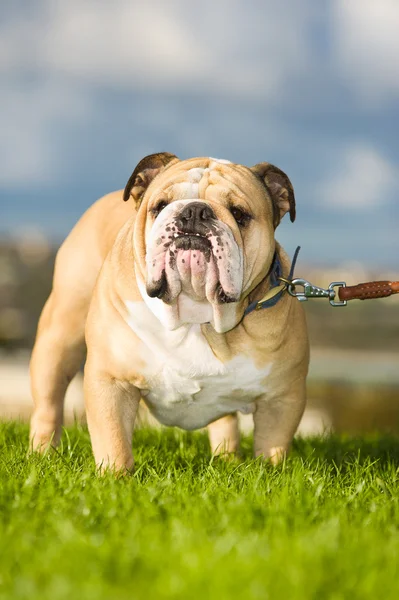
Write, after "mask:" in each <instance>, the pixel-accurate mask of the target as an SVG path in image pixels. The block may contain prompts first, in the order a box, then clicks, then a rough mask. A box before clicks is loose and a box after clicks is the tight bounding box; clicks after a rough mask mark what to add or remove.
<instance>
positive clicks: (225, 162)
mask: <svg viewBox="0 0 399 600" xmlns="http://www.w3.org/2000/svg"><path fill="white" fill-rule="evenodd" d="M209 160H213V162H217V163H220V164H221V165H231V160H227V159H226V158H212V156H210V157H209Z"/></svg>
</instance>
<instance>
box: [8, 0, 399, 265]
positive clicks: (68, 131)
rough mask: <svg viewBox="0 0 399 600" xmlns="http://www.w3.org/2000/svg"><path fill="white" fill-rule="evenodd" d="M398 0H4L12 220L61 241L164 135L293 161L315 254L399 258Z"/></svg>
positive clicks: (375, 261)
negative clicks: (89, 209) (95, 202)
mask: <svg viewBox="0 0 399 600" xmlns="http://www.w3.org/2000/svg"><path fill="white" fill-rule="evenodd" d="M398 31H399V2H398V1H397V0H330V1H327V0H325V1H324V0H318V1H317V2H315V1H314V0H285V1H284V2H282V1H281V0H275V1H272V0H250V1H247V0H202V1H201V2H192V1H191V0H167V1H166V0H130V1H125V0H107V1H105V0H68V1H66V0H34V1H32V0H13V1H12V2H2V3H1V6H0V78H1V79H0V88H1V92H0V157H1V160H0V165H1V166H0V234H1V235H3V236H14V235H21V234H23V233H24V232H28V231H29V230H31V229H32V228H33V229H38V230H40V231H42V232H44V233H45V234H46V235H48V236H49V237H50V238H51V239H53V240H54V241H55V242H56V243H59V242H60V241H61V240H62V239H63V238H64V237H65V236H66V235H67V233H68V231H69V230H70V229H71V227H72V226H73V225H74V223H75V222H76V221H77V220H78V219H79V217H80V215H81V214H82V213H83V212H84V210H86V208H87V207H88V206H89V205H90V204H91V203H92V202H94V201H95V200H96V199H97V198H99V197H100V196H102V195H104V194H106V193H108V192H110V191H112V190H115V189H120V188H123V187H124V185H125V183H126V182H127V180H128V178H129V176H130V174H131V172H132V171H133V169H134V168H135V166H136V164H137V162H138V161H139V160H140V159H141V158H143V157H144V156H145V155H147V154H150V153H152V152H158V151H168V152H172V153H174V154H176V155H177V156H179V157H180V158H189V157H193V156H213V157H217V158H224V159H229V160H231V161H233V162H238V163H242V164H246V165H248V166H251V165H253V164H256V163H258V162H263V161H268V162H271V163H273V164H275V165H277V166H278V167H280V168H281V169H283V170H284V171H285V172H286V173H287V174H288V176H289V177H290V179H291V181H292V183H293V185H294V188H295V192H296V200H297V220H296V222H295V223H294V224H291V223H290V222H289V219H288V218H286V219H285V220H284V221H283V223H282V224H281V225H280V227H279V229H278V231H277V238H278V239H279V241H280V242H281V243H282V244H283V245H284V247H285V248H286V250H287V251H288V252H290V253H292V252H293V251H294V249H295V247H296V246H297V245H301V246H302V258H303V259H304V260H305V261H307V262H311V263H315V264H330V265H335V264H340V263H342V262H344V261H346V260H350V261H360V262H362V263H363V264H367V265H370V266H373V267H374V266H380V265H381V266H384V267H385V266H387V267H391V266H392V267H395V266H396V267H397V268H398V267H399V193H398V192H399V177H398V175H399V146H398V139H399V135H398V134H399V35H398Z"/></svg>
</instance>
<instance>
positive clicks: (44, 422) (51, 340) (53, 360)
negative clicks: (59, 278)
mask: <svg viewBox="0 0 399 600" xmlns="http://www.w3.org/2000/svg"><path fill="white" fill-rule="evenodd" d="M85 318H86V308H85V307H82V306H80V307H76V306H73V305H72V306H71V305H65V302H64V301H63V299H59V298H57V295H56V294H55V293H54V292H53V293H52V294H51V295H50V297H49V299H48V300H47V303H46V305H45V307H44V309H43V312H42V315H41V318H40V321H39V327H38V332H37V337H36V342H35V345H34V348H33V352H32V358H31V363H30V374H31V391H32V396H33V402H34V411H33V415H32V419H31V428H30V442H31V449H32V450H38V451H44V450H46V448H48V446H49V445H50V444H51V445H53V446H55V445H57V443H58V442H59V439H60V435H61V428H62V423H63V412H64V396H65V392H66V390H67V387H68V385H69V383H70V381H71V380H72V379H73V378H74V376H75V375H76V373H77V371H78V369H79V367H80V366H81V365H82V362H83V360H84V356H85V341H84V325H85Z"/></svg>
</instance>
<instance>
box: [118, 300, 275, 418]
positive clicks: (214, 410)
mask: <svg viewBox="0 0 399 600" xmlns="http://www.w3.org/2000/svg"><path fill="white" fill-rule="evenodd" d="M134 304H135V306H134V307H133V306H132V307H131V311H130V312H131V315H132V316H131V317H129V320H128V323H129V325H130V326H131V328H132V329H133V330H134V331H135V333H136V334H138V335H139V337H140V339H141V340H142V342H143V354H144V356H143V358H144V359H145V361H146V369H145V373H144V375H145V379H146V387H145V389H143V390H142V395H143V398H144V399H145V401H146V403H147V404H148V406H149V408H150V409H151V411H152V412H153V414H154V415H155V416H156V417H157V419H158V420H159V421H160V422H161V423H163V424H165V425H175V426H178V427H182V428H184V429H197V428H200V427H204V426H205V425H207V424H208V423H210V422H211V421H214V420H215V419H218V418H219V417H221V416H223V415H225V414H228V413H231V412H235V411H237V410H238V411H241V412H252V411H253V408H254V404H253V402H254V400H255V399H256V398H257V397H259V396H260V395H261V394H262V393H264V392H265V391H266V388H267V382H266V380H267V377H268V375H269V374H270V371H271V364H270V365H267V366H266V367H264V368H263V369H258V368H256V366H255V365H254V363H253V361H252V360H251V359H250V358H249V357H247V356H244V355H241V356H236V357H235V358H233V359H232V360H231V361H230V362H228V363H222V362H221V361H220V360H219V359H218V358H216V356H215V355H214V354H213V352H212V350H211V348H210V347H209V344H208V342H207V341H206V339H205V337H204V336H203V334H202V332H201V328H200V326H199V325H190V326H183V327H180V328H179V329H177V330H175V331H166V330H164V329H163V328H162V327H160V326H159V322H158V321H157V319H155V317H153V315H151V317H152V318H154V320H155V321H156V323H154V322H153V321H152V318H151V317H150V322H148V320H147V318H148V317H149V315H148V312H150V311H148V309H147V308H146V307H145V306H143V304H142V303H134ZM137 305H141V306H140V307H138V306H137ZM133 308H134V312H133ZM138 308H139V311H138ZM142 310H144V311H145V316H146V319H145V321H143V320H142V318H140V317H139V314H138V313H139V312H140V313H141V317H143V316H144V314H143V313H142V312H141V311H142ZM147 311H148V312H147ZM150 314H151V313H150Z"/></svg>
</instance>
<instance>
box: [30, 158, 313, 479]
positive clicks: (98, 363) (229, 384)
mask: <svg viewBox="0 0 399 600" xmlns="http://www.w3.org/2000/svg"><path fill="white" fill-rule="evenodd" d="M286 212H288V213H289V214H290V217H291V220H292V221H293V220H294V218H295V199H294V191H293V188H292V185H291V182H290V180H289V179H288V177H287V176H286V175H285V173H283V172H282V171H280V169H278V168H277V167H274V166H273V165H271V164H269V163H260V164H258V165H256V166H254V167H251V168H248V167H245V166H242V165H238V164H234V163H230V162H229V161H226V160H217V159H212V158H193V159H189V160H182V161H180V160H179V159H178V158H177V157H176V156H174V155H172V154H168V153H160V154H154V155H151V156H147V157H146V158H144V159H143V160H142V161H140V163H139V164H138V165H137V167H136V169H135V170H134V172H133V173H132V175H131V177H130V179H129V181H128V184H127V186H126V188H125V189H124V190H120V191H117V192H114V193H112V194H109V195H107V196H105V197H103V198H101V199H100V200H99V201H98V202H96V203H95V204H94V205H93V206H91V207H90V208H89V210H88V211H87V212H86V213H85V214H84V215H83V217H82V218H81V219H80V221H79V222H78V223H77V225H76V226H75V227H74V229H73V230H72V231H71V233H70V235H69V236H68V238H67V239H66V241H65V242H64V244H63V245H62V246H61V248H60V250H59V252H58V255H57V260H56V266H55V273H54V282H53V289H52V292H51V295H50V297H49V299H48V301H47V303H46V305H45V307H44V309H43V313H42V315H41V318H40V322H39V327H38V333H37V339H36V343H35V347H34V350H33V354H32V361H31V379H32V393H33V398H34V404H35V408H34V413H33V416H32V422H31V445H32V448H33V449H34V450H39V451H44V450H45V449H47V448H48V446H49V445H51V444H53V445H55V444H57V442H58V441H59V437H60V432H61V427H62V415H63V402H64V395H65V391H66V388H67V386H68V383H69V382H70V381H71V379H72V378H73V377H74V375H75V374H76V372H77V370H78V368H79V366H80V365H81V363H82V360H83V358H84V354H85V346H87V360H86V366H85V375H84V388H85V403H86V412H87V420H88V425H89V431H90V436H91V442H92V447H93V452H94V456H95V460H96V463H97V465H98V466H99V467H102V468H104V467H111V468H114V469H117V470H121V471H126V470H130V469H132V467H133V454H132V435H133V428H134V422H135V417H136V413H137V409H138V405H139V402H140V399H143V400H144V402H145V403H146V405H147V407H148V408H149V410H150V411H151V412H152V413H153V414H154V416H155V417H156V418H157V419H158V420H159V421H160V422H161V423H164V424H166V425H172V426H173V425H176V426H178V427H182V428H184V429H196V428H200V427H205V426H208V430H209V437H210V442H211V449H212V452H214V453H217V454H225V453H231V452H235V451H236V450H237V449H238V444H239V433H238V425H237V411H241V412H244V413H253V419H254V426H255V429H254V452H255V455H256V456H263V457H265V458H267V459H270V460H271V461H272V462H273V463H276V462H278V461H279V460H281V458H282V457H283V456H284V455H285V453H286V452H287V450H288V449H289V446H290V443H291V441H292V438H293V436H294V433H295V431H296V428H297V426H298V424H299V421H300V418H301V416H302V413H303V410H304V405H305V381H306V375H307V369H308V340H307V332H306V324H305V318H304V314H303V311H302V307H301V305H300V303H299V302H297V301H296V300H295V298H292V297H291V296H289V295H288V294H286V295H283V296H282V297H281V299H280V300H279V301H278V302H277V303H276V304H275V305H274V306H272V307H270V308H267V309H265V310H255V311H252V312H250V313H249V314H244V313H245V310H246V308H247V307H248V306H249V304H250V303H252V302H254V301H257V300H260V299H261V298H262V297H263V296H264V295H265V294H266V293H267V291H268V290H269V288H270V285H271V283H270V282H271V273H272V269H273V265H274V264H275V262H276V260H278V261H279V264H280V265H281V267H282V272H283V276H285V277H286V276H287V275H288V272H289V266H290V265H289V260H288V257H287V256H286V254H285V252H284V251H283V250H282V248H281V246H280V245H279V244H278V243H277V242H276V240H275V230H276V227H277V225H278V224H279V222H280V220H281V218H282V217H283V216H284V214H285V213H286Z"/></svg>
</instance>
